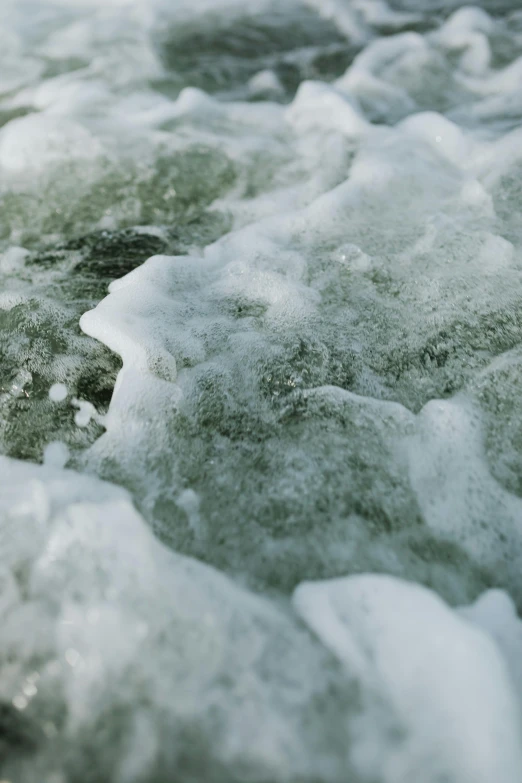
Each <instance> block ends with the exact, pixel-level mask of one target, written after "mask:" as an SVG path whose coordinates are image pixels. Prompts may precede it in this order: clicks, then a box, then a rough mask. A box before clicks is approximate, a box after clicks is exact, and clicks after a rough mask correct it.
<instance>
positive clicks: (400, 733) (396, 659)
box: [293, 575, 522, 783]
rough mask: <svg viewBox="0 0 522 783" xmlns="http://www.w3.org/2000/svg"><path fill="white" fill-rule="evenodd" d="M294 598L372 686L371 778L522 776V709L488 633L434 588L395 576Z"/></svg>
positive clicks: (311, 589)
mask: <svg viewBox="0 0 522 783" xmlns="http://www.w3.org/2000/svg"><path fill="white" fill-rule="evenodd" d="M293 601H294V606H295V608H296V609H297V611H298V612H299V614H300V615H301V616H302V617H303V619H304V620H305V621H306V622H307V623H308V625H309V626H310V627H311V628H312V629H313V630H314V632H315V633H317V635H318V636H319V637H320V638H321V639H322V640H323V641H324V643H325V644H326V645H327V646H328V647H329V648H330V649H331V650H332V651H333V652H334V653H335V654H336V655H337V657H338V658H339V659H340V660H341V661H342V662H343V664H344V665H345V666H346V668H347V670H348V671H351V672H353V671H355V672H357V674H358V676H359V677H360V678H361V679H362V681H363V682H365V683H366V687H367V691H366V710H367V715H366V716H365V717H364V718H362V721H361V724H360V726H359V727H358V731H359V733H358V735H357V738H356V742H357V750H356V756H357V758H358V763H359V765H360V769H361V772H362V774H363V776H367V777H368V779H378V780H382V781H383V783H406V782H408V783H409V781H411V783H413V781H417V780H423V781H430V782H431V781H433V783H435V781H438V780H441V779H444V778H445V779H447V780H458V781H466V782H469V783H472V782H473V781H474V782H475V783H478V782H479V781H484V783H490V781H492V780H496V781H497V780H498V781H499V782H500V781H502V783H504V781H505V782H506V783H508V782H509V783H511V781H513V783H514V781H516V780H518V779H519V778H520V775H521V774H522V752H521V747H520V732H521V725H520V714H519V704H518V703H517V701H516V699H515V698H514V696H513V685H512V682H511V681H510V678H509V675H508V672H507V669H506V666H505V663H504V661H503V659H502V656H501V654H500V652H499V650H498V648H497V647H496V645H495V644H494V643H493V642H492V640H491V639H490V638H489V637H488V635H486V634H484V633H482V632H480V631H478V630H477V629H476V628H474V627H473V626H471V625H470V624H468V623H466V622H463V621H462V620H461V619H459V617H458V616H457V615H456V614H455V613H453V612H452V611H451V610H450V609H449V608H448V607H446V606H445V605H444V604H443V603H442V602H441V601H440V599H439V598H438V597H437V596H435V595H434V594H433V593H431V592H430V591H428V590H426V589H425V588H421V587H419V586H417V585H411V584H408V583H405V582H400V581H398V580H394V579H391V578H389V577H385V576H371V575H368V576H355V577H349V578H346V579H337V580H332V581H329V582H323V583H307V584H303V585H301V586H300V587H298V588H297V590H296V592H295V594H294V599H293ZM390 713H391V715H390Z"/></svg>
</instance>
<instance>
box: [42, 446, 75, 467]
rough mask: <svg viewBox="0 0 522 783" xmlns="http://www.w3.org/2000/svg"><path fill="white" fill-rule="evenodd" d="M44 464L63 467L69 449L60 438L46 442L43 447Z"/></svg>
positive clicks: (67, 457)
mask: <svg viewBox="0 0 522 783" xmlns="http://www.w3.org/2000/svg"><path fill="white" fill-rule="evenodd" d="M43 457H44V465H48V466H49V467H51V468H64V467H65V465H66V464H67V461H68V459H69V449H68V448H67V446H66V445H65V443H63V442H62V441H60V440H56V441H53V442H52V443H48V444H47V446H46V447H45V449H44V455H43Z"/></svg>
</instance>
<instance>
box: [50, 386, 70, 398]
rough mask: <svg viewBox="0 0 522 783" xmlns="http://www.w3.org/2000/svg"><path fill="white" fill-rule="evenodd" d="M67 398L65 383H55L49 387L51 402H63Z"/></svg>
mask: <svg viewBox="0 0 522 783" xmlns="http://www.w3.org/2000/svg"><path fill="white" fill-rule="evenodd" d="M66 398H67V386H66V385H65V384H64V383H53V385H52V386H51V388H50V389H49V399H50V400H51V402H63V401H64V400H65V399H66Z"/></svg>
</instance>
